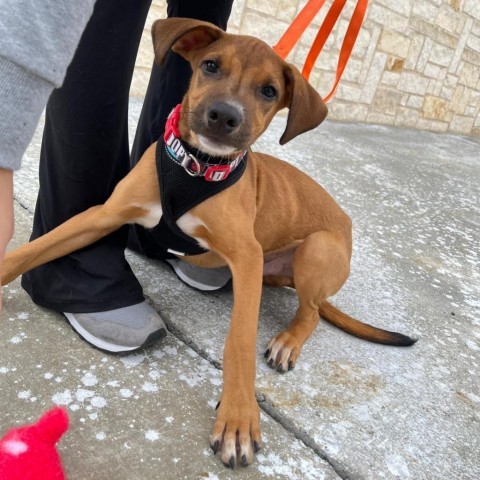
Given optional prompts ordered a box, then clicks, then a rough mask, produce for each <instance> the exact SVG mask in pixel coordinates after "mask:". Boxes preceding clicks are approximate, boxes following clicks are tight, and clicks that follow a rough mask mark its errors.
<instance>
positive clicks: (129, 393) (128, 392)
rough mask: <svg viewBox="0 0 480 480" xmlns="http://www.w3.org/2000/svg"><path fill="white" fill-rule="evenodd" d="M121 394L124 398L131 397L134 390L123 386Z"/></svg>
mask: <svg viewBox="0 0 480 480" xmlns="http://www.w3.org/2000/svg"><path fill="white" fill-rule="evenodd" d="M120 395H121V396H122V397H123V398H130V397H131V396H132V395H133V392H132V391H131V390H130V389H128V388H122V389H121V390H120Z"/></svg>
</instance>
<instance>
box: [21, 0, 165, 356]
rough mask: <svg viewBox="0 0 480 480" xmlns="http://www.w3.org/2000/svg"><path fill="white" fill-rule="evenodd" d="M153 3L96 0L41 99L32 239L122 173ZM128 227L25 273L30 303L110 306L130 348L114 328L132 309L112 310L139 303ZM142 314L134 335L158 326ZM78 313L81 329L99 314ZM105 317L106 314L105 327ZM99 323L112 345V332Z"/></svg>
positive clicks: (82, 308) (66, 308)
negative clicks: (56, 79) (64, 65)
mask: <svg viewBox="0 0 480 480" xmlns="http://www.w3.org/2000/svg"><path fill="white" fill-rule="evenodd" d="M149 6H150V0H135V1H132V0H117V1H116V2H112V1H111V0H98V1H97V4H96V6H95V9H94V12H93V15H92V18H91V19H90V21H89V23H88V24H87V27H86V30H85V32H84V34H83V36H82V39H81V41H80V44H79V46H78V49H77V51H76V53H75V56H74V58H73V60H72V63H71V65H70V67H69V69H68V71H67V75H66V78H65V82H64V84H63V86H62V87H61V88H60V89H58V90H56V91H54V93H53V94H52V96H51V98H50V100H49V102H48V105H47V111H46V119H45V129H44V134H43V142H42V150H41V155H40V192H39V196H38V200H37V206H36V212H35V218H34V226H33V234H32V239H34V238H37V237H38V236H40V235H42V234H44V233H45V232H47V231H49V230H51V229H53V228H55V227H56V226H57V225H59V224H60V223H62V222H64V221H65V220H67V219H68V218H70V217H72V216H73V215H75V214H77V213H79V212H81V211H83V210H86V209H87V208H89V207H90V206H92V205H96V204H101V203H104V202H105V200H106V199H107V198H108V197H109V195H110V194H111V192H112V191H113V189H114V187H115V185H116V184H117V183H118V181H119V180H120V179H121V178H123V177H124V176H125V175H126V174H127V173H128V171H129V145H128V97H129V88H130V82H131V77H132V73H133V68H134V63H135V58H136V54H137V49H138V44H139V41H140V37H141V34H142V31H143V27H144V24H145V19H146V16H147V13H148V9H149ZM127 235H128V228H123V229H121V230H120V231H117V232H115V233H113V234H112V235H109V236H108V237H106V238H104V239H102V240H100V241H98V242H96V243H95V244H93V245H91V246H89V247H87V248H85V249H83V250H81V251H78V252H75V253H73V254H71V255H69V256H67V257H64V258H61V259H58V260H56V261H54V262H51V263H49V264H46V265H44V266H41V267H39V268H36V269H34V270H32V271H30V272H28V273H27V274H25V275H24V277H23V280H22V285H23V287H24V288H25V290H26V291H27V292H28V293H29V294H30V296H31V297H32V299H33V301H34V302H35V303H38V304H39V305H42V306H45V307H47V308H51V309H53V310H57V311H60V312H75V313H79V312H81V313H82V314H85V313H92V312H106V311H111V310H115V317H116V320H117V323H115V324H111V325H109V326H108V328H110V330H111V334H112V335H111V336H112V338H111V339H110V340H112V341H114V342H117V343H119V344H123V345H124V346H127V345H126V344H125V343H124V342H123V339H122V338H121V336H122V332H119V331H118V328H117V327H118V325H120V324H121V323H122V322H123V323H126V324H128V322H129V321H130V320H129V318H133V316H126V314H125V312H122V313H120V311H118V309H119V308H121V307H131V306H133V305H137V307H136V310H135V314H136V315H138V313H139V312H138V304H140V305H141V304H142V302H143V301H144V298H143V294H142V289H141V286H140V284H139V283H138V281H137V279H136V278H135V276H134V274H133V272H132V271H131V269H130V267H129V265H128V263H127V262H126V260H125V257H124V249H125V246H126V241H127ZM144 306H146V307H148V305H146V304H145V303H144ZM144 313H145V315H144V316H145V319H146V320H145V321H144V322H143V323H142V322H140V323H142V325H140V324H138V323H137V324H136V325H135V329H136V330H137V333H138V330H139V329H141V328H144V327H145V328H146V329H147V330H146V332H144V333H145V335H146V336H148V335H149V334H150V333H153V332H154V330H156V329H158V328H159V327H163V324H162V325H160V322H161V320H160V319H159V318H158V319H157V320H155V321H154V322H153V323H152V324H150V323H149V322H150V320H151V316H152V315H153V314H154V312H153V311H152V309H151V308H150V307H148V308H147V309H146V310H145V312H144ZM132 315H133V314H132ZM102 318H103V317H102ZM148 318H150V320H148V321H147V319H148ZM69 320H71V319H69ZM78 320H79V324H80V327H82V326H83V327H86V328H87V329H90V328H92V327H95V325H96V323H95V322H97V320H96V319H95V317H92V316H88V315H83V316H79V317H78ZM120 320H121V322H120ZM105 322H106V321H105V319H102V325H103V327H105V325H107V324H106V323H105ZM118 322H120V323H118ZM71 323H72V321H71ZM97 323H98V322H97ZM75 328H76V329H77V331H79V328H77V327H75ZM100 330H102V329H100ZM100 330H99V331H98V334H99V336H102V338H103V339H104V340H107V344H108V338H107V337H108V331H107V332H104V331H103V330H102V331H100ZM164 333H165V331H164V332H163V334H164ZM105 335H106V337H105ZM97 346H99V345H97ZM137 346H140V345H137ZM101 348H104V349H109V347H108V345H103V344H102V346H101Z"/></svg>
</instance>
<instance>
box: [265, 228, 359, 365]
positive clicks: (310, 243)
mask: <svg viewBox="0 0 480 480" xmlns="http://www.w3.org/2000/svg"><path fill="white" fill-rule="evenodd" d="M292 267H293V281H294V284H295V288H296V290H297V293H298V298H299V307H298V309H297V312H296V314H295V318H294V319H293V321H292V322H291V324H290V325H289V326H288V328H287V329H286V330H284V331H283V332H281V333H279V334H278V335H277V336H276V337H274V338H273V339H272V340H271V341H270V343H269V344H268V347H267V351H266V353H265V357H266V359H267V362H268V364H269V365H270V366H271V367H272V368H275V369H277V370H278V371H280V372H285V371H287V370H291V369H292V368H293V367H294V366H295V363H296V361H297V359H298V356H299V354H300V350H301V348H302V346H303V344H304V343H305V341H306V340H307V338H308V337H310V335H311V334H312V333H313V331H314V330H315V328H316V326H317V325H318V322H319V318H320V317H319V308H320V306H321V305H322V304H323V303H324V302H325V300H326V299H327V298H328V297H329V296H331V295H334V294H335V293H336V292H338V290H340V288H341V287H342V285H343V284H344V283H345V281H346V279H347V277H348V274H349V271H350V248H349V245H347V242H346V241H345V239H344V237H342V236H341V235H340V234H337V233H335V232H327V231H321V232H315V233H313V234H311V235H309V236H308V237H307V238H306V239H305V240H304V242H303V243H302V244H301V245H299V246H298V248H297V249H296V251H295V255H294V257H293V262H292Z"/></svg>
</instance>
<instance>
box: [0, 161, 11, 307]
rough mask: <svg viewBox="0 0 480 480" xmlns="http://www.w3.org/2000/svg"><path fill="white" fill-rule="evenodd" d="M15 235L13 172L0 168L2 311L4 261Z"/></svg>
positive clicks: (0, 282) (0, 300)
mask: <svg viewBox="0 0 480 480" xmlns="http://www.w3.org/2000/svg"><path fill="white" fill-rule="evenodd" d="M12 237H13V172H12V171H11V170H6V169H4V168H0V312H1V311H2V291H1V287H2V263H3V257H4V256H5V251H6V249H7V245H8V242H10V240H11V239H12Z"/></svg>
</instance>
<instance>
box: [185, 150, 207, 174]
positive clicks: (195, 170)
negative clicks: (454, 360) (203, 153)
mask: <svg viewBox="0 0 480 480" xmlns="http://www.w3.org/2000/svg"><path fill="white" fill-rule="evenodd" d="M191 162H193V165H192V164H191ZM181 165H182V167H183V168H184V170H185V171H186V172H187V173H188V174H189V175H190V176H191V177H198V176H199V175H200V173H201V170H202V169H201V167H200V163H199V162H198V160H197V159H196V158H195V156H194V155H192V154H191V153H187V155H186V156H185V159H184V160H183V161H182V163H181ZM191 165H192V166H191Z"/></svg>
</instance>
